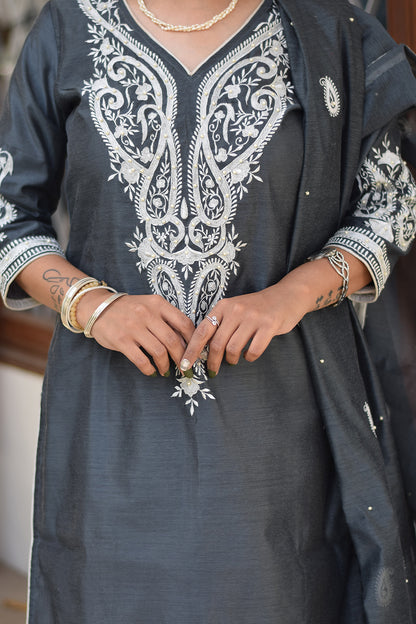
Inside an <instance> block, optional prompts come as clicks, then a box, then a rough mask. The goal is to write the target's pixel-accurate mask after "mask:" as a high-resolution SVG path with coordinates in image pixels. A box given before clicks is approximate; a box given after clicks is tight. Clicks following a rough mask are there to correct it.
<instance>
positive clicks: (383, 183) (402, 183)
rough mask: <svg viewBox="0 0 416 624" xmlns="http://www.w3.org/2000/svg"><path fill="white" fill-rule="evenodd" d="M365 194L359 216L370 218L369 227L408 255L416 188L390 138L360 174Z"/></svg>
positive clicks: (415, 220) (414, 221) (415, 218)
mask: <svg viewBox="0 0 416 624" xmlns="http://www.w3.org/2000/svg"><path fill="white" fill-rule="evenodd" d="M358 184H359V187H360V191H361V193H362V195H361V199H360V201H359V203H358V206H357V210H356V213H355V215H356V216H358V217H369V218H368V219H366V221H365V224H366V225H367V226H369V227H370V228H371V229H372V230H373V232H374V233H375V234H377V235H378V236H379V237H380V238H383V239H384V240H386V241H388V242H389V243H393V244H394V245H397V247H398V248H399V249H400V250H401V251H402V252H405V251H407V249H408V248H409V246H410V243H411V242H412V240H413V238H414V236H415V228H416V187H415V184H414V181H413V178H412V176H411V173H410V171H409V169H408V168H407V167H406V165H405V163H404V162H403V160H402V158H401V156H400V152H399V148H398V147H396V151H395V152H393V151H391V149H390V141H389V138H388V135H386V136H385V137H384V140H383V143H382V146H381V148H374V149H373V150H372V155H371V157H369V158H367V159H366V160H365V161H364V163H363V165H362V167H361V171H360V175H359V177H358Z"/></svg>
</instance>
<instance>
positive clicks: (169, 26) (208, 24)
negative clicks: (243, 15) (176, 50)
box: [137, 0, 238, 32]
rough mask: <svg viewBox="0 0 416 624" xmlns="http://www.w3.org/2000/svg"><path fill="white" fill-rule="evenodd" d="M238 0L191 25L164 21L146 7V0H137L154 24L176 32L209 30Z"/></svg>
mask: <svg viewBox="0 0 416 624" xmlns="http://www.w3.org/2000/svg"><path fill="white" fill-rule="evenodd" d="M237 2H238V0H231V2H230V4H229V5H228V7H227V8H226V9H224V10H223V11H221V13H218V14H217V15H214V17H213V18H212V19H210V20H208V21H207V22H204V23H203V24H192V25H191V26H179V25H178V26H176V25H175V24H168V22H164V21H162V20H160V19H159V18H158V17H156V15H155V14H154V13H152V12H151V11H149V9H148V8H147V7H146V5H145V3H144V0H137V3H138V5H139V9H140V10H141V11H142V13H144V14H145V15H146V16H147V17H148V18H149V19H150V20H151V21H152V22H153V23H154V24H156V25H157V26H159V28H161V29H162V30H173V31H174V32H194V31H196V30H208V28H211V26H214V24H216V23H217V22H220V21H221V20H223V19H224V18H225V17H227V15H229V14H230V13H231V11H234V9H235V7H236V5H237Z"/></svg>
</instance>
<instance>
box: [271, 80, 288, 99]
mask: <svg viewBox="0 0 416 624" xmlns="http://www.w3.org/2000/svg"><path fill="white" fill-rule="evenodd" d="M274 88H275V91H276V93H277V95H280V97H281V98H284V97H286V93H287V89H286V83H285V81H284V80H283V78H282V76H277V77H276V81H275V83H274Z"/></svg>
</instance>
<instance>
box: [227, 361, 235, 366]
mask: <svg viewBox="0 0 416 624" xmlns="http://www.w3.org/2000/svg"><path fill="white" fill-rule="evenodd" d="M228 364H229V365H230V366H237V362H236V363H235V364H233V363H232V362H228Z"/></svg>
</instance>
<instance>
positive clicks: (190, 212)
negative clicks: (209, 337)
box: [78, 0, 294, 413]
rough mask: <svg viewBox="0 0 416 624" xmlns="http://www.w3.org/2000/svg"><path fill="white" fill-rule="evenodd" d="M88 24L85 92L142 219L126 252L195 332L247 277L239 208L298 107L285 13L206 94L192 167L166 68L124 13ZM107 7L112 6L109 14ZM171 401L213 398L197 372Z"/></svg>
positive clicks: (232, 59)
mask: <svg viewBox="0 0 416 624" xmlns="http://www.w3.org/2000/svg"><path fill="white" fill-rule="evenodd" d="M78 1H79V3H80V6H81V7H82V8H83V10H84V11H85V13H86V14H87V15H88V16H89V18H90V20H91V22H90V24H89V33H90V39H89V40H88V42H89V43H90V44H91V52H90V55H91V56H92V58H93V61H94V67H95V71H94V75H93V77H92V79H91V80H90V81H89V82H87V83H86V84H85V88H84V93H85V94H88V95H89V102H90V108H91V113H92V118H93V120H94V123H95V125H96V127H97V129H98V131H99V132H100V134H101V136H102V137H103V140H104V141H105V143H106V145H107V147H108V150H109V155H110V163H111V168H112V170H113V171H114V173H113V174H112V175H111V176H110V179H114V178H116V179H118V181H119V182H120V183H121V184H122V185H123V188H124V191H125V192H126V193H127V194H128V196H129V198H130V199H131V201H132V202H134V205H135V208H136V215H137V220H138V225H137V227H136V229H135V232H134V233H133V235H132V239H131V240H130V241H128V242H127V243H126V244H127V246H128V248H129V250H130V251H131V252H132V253H133V254H135V256H136V259H137V260H136V266H137V268H138V270H139V271H140V272H145V273H146V275H147V279H148V282H149V284H150V286H151V288H152V290H153V292H155V293H157V294H160V295H162V296H163V297H164V298H165V299H167V300H168V301H169V302H170V303H172V304H173V305H174V306H176V307H177V308H179V309H180V310H182V311H183V312H184V313H185V314H187V315H188V316H189V317H190V318H191V319H192V320H193V321H194V322H195V323H196V324H198V323H199V322H200V321H201V320H202V319H203V318H204V317H205V315H206V314H207V313H208V312H209V310H210V309H211V308H212V307H213V306H214V305H215V304H216V303H217V302H218V301H219V300H220V299H221V298H223V297H224V295H225V293H226V290H227V286H228V282H229V278H230V276H231V275H236V274H237V272H238V268H239V262H238V260H237V258H238V254H239V252H240V251H241V250H242V249H243V248H244V247H245V245H246V243H244V242H243V241H241V240H239V236H238V233H237V232H236V231H235V226H234V224H233V220H234V217H235V214H236V210H237V205H238V200H239V199H241V198H242V197H243V195H244V194H245V193H246V192H247V190H248V185H249V184H250V183H251V182H252V181H253V180H258V181H261V176H260V158H261V155H262V153H263V150H264V147H265V145H266V144H267V143H268V142H269V141H270V138H271V137H272V135H273V134H274V133H275V132H276V130H277V128H278V127H279V125H280V124H281V121H282V118H283V115H284V113H285V111H286V109H287V107H288V105H289V104H290V103H291V102H292V101H293V93H294V91H293V86H292V84H291V82H290V79H289V58H288V54H287V48H286V42H285V39H284V33H283V27H282V24H281V21H280V16H279V14H278V11H277V9H274V10H273V11H272V12H271V13H270V15H269V17H268V20H267V21H265V22H263V23H262V24H260V25H259V27H258V28H257V29H256V30H255V32H254V34H253V35H251V36H250V37H249V38H248V39H247V40H246V41H244V42H243V43H242V44H241V45H240V46H239V47H237V48H236V49H235V50H233V51H232V52H231V53H230V54H229V55H228V56H227V57H226V58H225V59H224V60H222V61H221V62H220V63H219V64H218V65H216V66H215V67H213V68H212V70H211V71H210V72H209V73H208V74H207V75H206V76H205V78H204V79H203V81H202V82H201V84H200V87H199V91H198V97H197V117H196V127H195V131H194V134H193V137H192V140H191V145H190V150H189V155H187V158H186V160H185V162H184V158H183V155H182V154H181V150H180V145H179V141H178V136H177V131H176V129H175V119H176V108H177V87H176V84H175V81H174V79H173V77H172V76H171V74H170V73H169V71H168V69H167V68H166V67H165V65H164V63H163V62H162V60H161V59H160V58H159V57H157V56H156V55H155V54H154V53H152V52H151V51H150V50H148V49H147V48H146V47H145V46H144V45H142V44H141V43H139V42H137V41H134V40H133V39H132V38H131V36H130V34H129V33H128V32H127V30H126V27H125V25H124V24H121V23H120V19H119V15H118V12H117V10H113V11H111V10H108V8H106V9H103V10H102V11H100V9H99V3H97V2H96V0H91V1H90V0H78ZM107 4H108V3H107ZM194 373H195V378H194V379H193V381H192V383H191V382H189V381H188V380H183V379H181V377H180V376H179V377H178V382H179V383H178V385H177V386H176V388H175V393H174V395H173V396H182V394H185V395H186V396H187V397H189V400H188V401H187V404H188V405H189V406H190V411H191V412H192V413H193V411H194V408H195V406H197V405H198V404H197V401H196V398H195V397H196V396H198V397H200V396H202V397H203V398H207V397H209V398H214V397H213V396H212V395H211V394H210V393H209V392H208V390H207V389H206V388H204V387H203V383H204V382H205V381H206V380H207V376H206V369H205V365H203V364H201V363H199V364H198V365H197V367H196V368H195V370H194Z"/></svg>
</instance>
